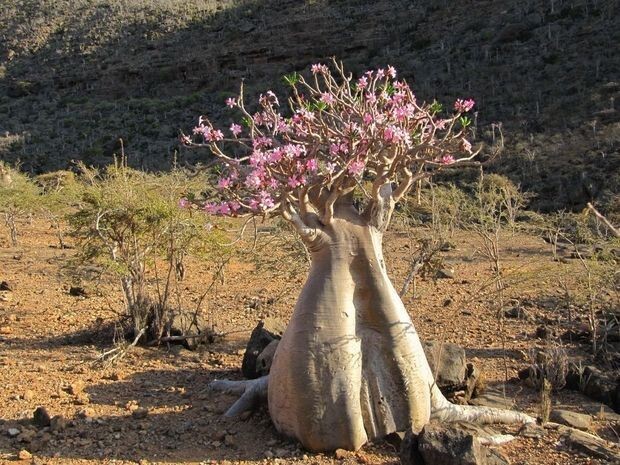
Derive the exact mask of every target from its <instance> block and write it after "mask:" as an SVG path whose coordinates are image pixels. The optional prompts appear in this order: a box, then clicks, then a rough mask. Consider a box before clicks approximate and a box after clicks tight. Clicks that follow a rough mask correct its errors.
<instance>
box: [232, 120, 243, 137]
mask: <svg viewBox="0 0 620 465" xmlns="http://www.w3.org/2000/svg"><path fill="white" fill-rule="evenodd" d="M242 130H243V128H242V127H241V126H240V125H238V124H236V123H233V124H231V125H230V132H232V135H233V136H235V137H237V136H239V134H241V131H242Z"/></svg>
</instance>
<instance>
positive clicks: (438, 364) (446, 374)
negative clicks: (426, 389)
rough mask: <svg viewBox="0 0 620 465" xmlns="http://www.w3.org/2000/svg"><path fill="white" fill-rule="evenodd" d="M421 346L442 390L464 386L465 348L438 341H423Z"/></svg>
mask: <svg viewBox="0 0 620 465" xmlns="http://www.w3.org/2000/svg"><path fill="white" fill-rule="evenodd" d="M422 346H423V348H424V353H425V354H426V359H427V360H428V363H429V365H430V367H431V371H432V372H433V375H434V376H435V382H436V383H437V386H439V388H440V389H441V390H442V392H443V391H444V390H448V391H451V390H456V389H462V388H464V386H465V376H466V374H467V363H466V358H465V350H464V349H463V348H462V347H459V346H457V345H456V344H451V343H448V342H444V343H441V342H439V341H424V342H423V344H422Z"/></svg>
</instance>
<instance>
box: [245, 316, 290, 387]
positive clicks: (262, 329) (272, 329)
mask: <svg viewBox="0 0 620 465" xmlns="http://www.w3.org/2000/svg"><path fill="white" fill-rule="evenodd" d="M285 328H286V326H285V325H283V324H282V322H280V321H279V320H277V319H275V318H266V319H264V320H262V321H260V322H259V323H258V325H256V327H255V328H254V329H253V330H252V334H251V335H250V340H249V341H248V343H247V345H246V349H245V354H244V355H243V361H242V362H241V372H242V373H243V376H245V377H246V378H248V379H255V378H258V377H260V376H262V375H261V372H262V371H264V370H261V372H259V371H258V370H257V368H258V365H257V362H258V357H259V356H260V354H261V353H262V352H263V350H265V348H266V347H267V346H268V345H269V344H271V342H273V341H275V340H279V339H280V338H281V337H282V334H283V333H284V329H285Z"/></svg>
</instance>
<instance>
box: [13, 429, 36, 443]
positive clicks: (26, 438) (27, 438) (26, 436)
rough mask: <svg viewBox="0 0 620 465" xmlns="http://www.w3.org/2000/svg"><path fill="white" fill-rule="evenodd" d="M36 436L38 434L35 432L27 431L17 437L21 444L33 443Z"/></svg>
mask: <svg viewBox="0 0 620 465" xmlns="http://www.w3.org/2000/svg"><path fill="white" fill-rule="evenodd" d="M35 436H36V433H35V432H34V431H32V430H29V429H25V430H24V431H22V432H21V434H20V435H19V436H17V440H18V441H19V442H32V440H33V439H34V437H35Z"/></svg>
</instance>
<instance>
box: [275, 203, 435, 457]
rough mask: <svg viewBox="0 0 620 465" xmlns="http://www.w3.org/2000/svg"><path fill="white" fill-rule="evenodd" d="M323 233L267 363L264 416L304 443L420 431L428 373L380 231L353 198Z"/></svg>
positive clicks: (426, 414)
mask: <svg viewBox="0 0 620 465" xmlns="http://www.w3.org/2000/svg"><path fill="white" fill-rule="evenodd" d="M323 232H324V235H322V236H321V237H319V238H318V239H317V242H316V243H311V244H310V250H311V252H312V266H311V269H310V274H309V276H308V280H307V282H306V284H305V286H304V288H303V290H302V292H301V295H300V297H299V300H298V302H297V306H296V308H295V311H294V313H293V316H292V318H291V321H290V323H289V325H288V327H287V329H286V331H285V333H284V335H283V337H282V341H281V342H280V344H279V345H278V349H277V352H276V355H275V358H274V361H273V364H272V367H271V372H270V382H269V391H268V393H269V397H268V400H269V412H270V414H271V418H272V419H273V421H274V423H275V425H276V427H277V428H278V430H280V431H281V432H282V433H285V434H287V435H290V436H295V437H297V438H299V439H300V441H301V442H302V443H303V445H304V446H305V447H307V448H308V449H311V450H330V449H335V448H345V449H358V448H359V447H361V446H362V445H363V444H364V443H365V442H367V441H368V440H372V439H374V438H377V437H382V436H385V435H386V434H389V433H391V432H394V431H402V430H404V429H405V428H407V426H408V425H409V424H412V425H413V427H414V429H416V430H420V429H421V428H422V427H423V426H424V425H425V424H426V423H427V422H428V420H429V418H430V415H431V399H430V397H431V389H432V386H433V375H432V373H431V370H430V368H429V365H428V363H427V361H426V357H425V355H424V351H423V350H422V345H421V344H420V340H419V338H418V335H417V333H416V331H415V328H414V326H413V324H412V323H411V320H410V318H409V315H408V314H407V311H406V310H405V308H404V306H403V304H402V302H401V300H400V298H399V297H398V294H397V292H396V290H395V289H394V287H393V286H392V283H391V282H390V280H389V278H388V276H387V273H386V268H385V263H384V260H383V255H382V251H381V240H382V237H381V236H382V234H381V232H380V231H379V230H377V229H376V228H374V227H372V226H370V225H368V224H367V222H366V221H365V220H364V219H363V218H361V217H360V216H359V214H358V213H357V212H356V211H355V210H354V209H353V208H352V207H348V208H347V207H344V208H342V207H341V208H340V209H339V210H338V212H337V215H336V216H335V218H334V219H333V221H332V222H331V224H330V225H329V226H326V227H325V228H324V230H323Z"/></svg>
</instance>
